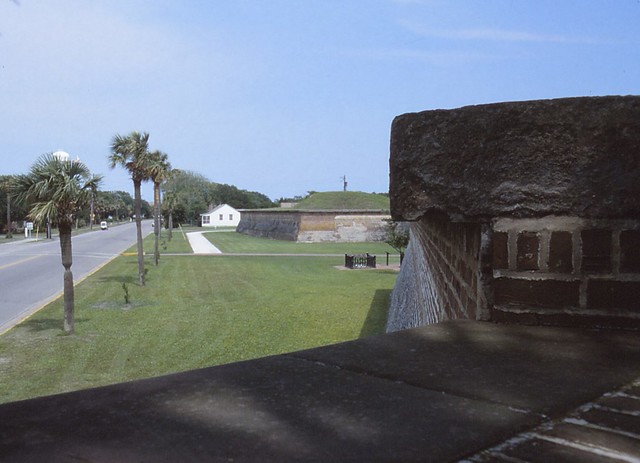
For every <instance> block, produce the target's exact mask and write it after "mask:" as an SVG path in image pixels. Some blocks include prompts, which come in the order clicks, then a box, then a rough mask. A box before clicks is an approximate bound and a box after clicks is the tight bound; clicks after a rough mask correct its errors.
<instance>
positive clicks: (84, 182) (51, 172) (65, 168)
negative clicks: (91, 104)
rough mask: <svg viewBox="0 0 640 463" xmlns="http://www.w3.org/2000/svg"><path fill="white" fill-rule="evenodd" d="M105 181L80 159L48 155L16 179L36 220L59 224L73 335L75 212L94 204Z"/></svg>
mask: <svg viewBox="0 0 640 463" xmlns="http://www.w3.org/2000/svg"><path fill="white" fill-rule="evenodd" d="M101 181H102V177H101V176H96V175H91V172H90V171H89V168H88V167H87V166H86V165H85V164H84V163H82V162H80V161H68V160H61V159H58V158H56V157H54V156H53V155H51V154H45V155H43V156H41V157H40V158H39V159H38V160H37V161H36V163H35V164H34V165H33V166H32V167H31V170H30V171H29V173H28V174H25V175H16V176H15V177H14V180H13V182H12V189H11V190H12V191H11V194H12V196H13V197H14V198H15V199H16V201H17V202H18V203H20V204H24V205H26V206H27V207H29V217H30V218H31V219H33V221H35V222H40V223H43V222H45V221H46V220H47V219H49V218H51V219H53V220H54V221H55V222H56V223H57V224H58V231H59V233H60V254H61V256H62V266H63V267H64V331H65V332H67V333H69V334H72V333H73V332H74V330H75V318H74V292H73V273H72V272H71V264H72V262H73V257H72V249H71V229H72V226H73V221H74V215H75V214H77V213H78V212H80V211H81V210H82V209H83V208H85V207H86V206H87V205H88V204H89V203H90V201H91V193H92V192H95V191H96V190H97V188H98V186H99V184H100V182H101Z"/></svg>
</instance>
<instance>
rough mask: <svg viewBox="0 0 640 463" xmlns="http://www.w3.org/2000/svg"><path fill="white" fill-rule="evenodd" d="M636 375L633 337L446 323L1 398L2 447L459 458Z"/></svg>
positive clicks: (65, 454) (54, 454) (142, 456)
mask: <svg viewBox="0 0 640 463" xmlns="http://www.w3.org/2000/svg"><path fill="white" fill-rule="evenodd" d="M637 378H640V339H639V338H638V336H637V333H634V332H625V331H601V330H579V329H562V328H549V327H525V326H509V325H497V324H491V323H483V322H472V321H457V322H446V323H441V324H438V325H430V326H425V327H420V328H416V329H413V330H407V331H401V332H397V333H393V334H389V335H383V336H379V337H371V338H365V339H362V340H358V341H353V342H349V343H343V344H338V345H334V346H328V347H323V348H318V349H312V350H306V351H301V352H296V353H292V354H288V355H281V356H274V357H267V358H263V359H258V360H253V361H247V362H240V363H234V364H228V365H223V366H219V367H212V368H207V369H202V370H195V371H189V372H185V373H180V374H175V375H169V376H164V377H159V378H153V379H148V380H143V381H136V382H131V383H125V384H117V385H113V386H108V387H103V388H97V389H89V390H84V391H78V392H73V393H68V394H61V395H57V396H50V397H42V398H37V399H32V400H27V401H21V402H14V403H9V404H4V405H0V455H2V458H3V460H4V461H12V462H42V461H47V462H66V461H92V462H141V461H149V462H176V461H189V462H200V461H207V462H209V461H234V462H243V461H277V462H287V461H296V462H307V461H322V462H327V461H367V462H376V461H403V462H407V461H437V462H442V461H457V460H459V459H462V458H465V457H469V456H471V455H474V454H476V453H477V452H481V451H482V450H484V449H487V448H491V447H495V446H496V445H499V444H500V443H502V442H507V441H508V440H509V439H510V438H512V437H513V436H516V435H518V434H519V433H522V432H525V431H527V430H529V429H532V428H534V427H536V426H539V425H541V424H542V423H544V422H545V421H546V420H548V419H549V418H559V417H562V416H563V415H564V414H567V413H569V412H570V411H571V410H573V409H574V408H575V407H578V406H580V405H581V404H583V403H585V402H589V401H593V400H596V399H597V398H598V397H600V396H601V395H602V394H604V393H605V392H608V391H610V390H613V389H617V388H620V387H623V386H624V385H626V384H629V383H631V382H633V381H634V380H636V379H637ZM564 431H566V430H564ZM566 432H568V431H566ZM639 444H640V442H639ZM636 448H639V449H640V445H638V446H636ZM538 456H540V455H538ZM636 456H640V451H639V452H638V453H637V455H636Z"/></svg>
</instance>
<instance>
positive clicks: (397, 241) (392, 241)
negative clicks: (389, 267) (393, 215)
mask: <svg viewBox="0 0 640 463" xmlns="http://www.w3.org/2000/svg"><path fill="white" fill-rule="evenodd" d="M386 232H387V235H386V238H385V240H384V241H385V243H387V244H388V245H389V246H391V247H392V248H393V249H395V250H396V251H398V253H400V262H402V259H403V258H404V253H405V251H406V249H407V246H408V245H409V229H408V227H407V226H406V223H403V222H396V221H393V220H387V226H386Z"/></svg>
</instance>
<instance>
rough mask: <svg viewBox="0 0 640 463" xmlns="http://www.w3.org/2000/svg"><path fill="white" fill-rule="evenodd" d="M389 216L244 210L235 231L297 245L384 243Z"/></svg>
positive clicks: (382, 214) (365, 213)
mask: <svg viewBox="0 0 640 463" xmlns="http://www.w3.org/2000/svg"><path fill="white" fill-rule="evenodd" d="M387 219H389V215H387V214H384V213H375V212H371V211H355V212H353V213H349V214H345V213H344V212H342V211H295V210H269V211H259V210H251V211H243V213H242V220H241V221H240V224H239V225H238V229H237V230H238V232H240V233H244V234H247V235H251V236H259V237H264V238H272V239H280V240H288V241H300V242H308V243H315V242H323V241H328V242H367V241H383V240H384V238H385V226H386V224H387V222H386V220H387Z"/></svg>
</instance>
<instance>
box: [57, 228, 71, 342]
mask: <svg viewBox="0 0 640 463" xmlns="http://www.w3.org/2000/svg"><path fill="white" fill-rule="evenodd" d="M58 228H59V232H60V255H61V256H62V266H63V267H64V286H63V288H64V289H63V292H64V331H65V333H67V334H73V333H74V331H75V316H74V293H73V273H72V272H71V264H72V263H73V262H72V261H73V258H72V250H71V222H69V223H59V224H58Z"/></svg>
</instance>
